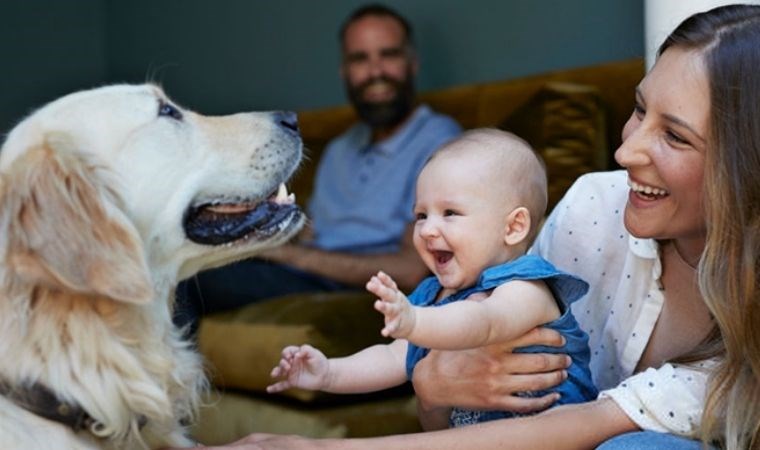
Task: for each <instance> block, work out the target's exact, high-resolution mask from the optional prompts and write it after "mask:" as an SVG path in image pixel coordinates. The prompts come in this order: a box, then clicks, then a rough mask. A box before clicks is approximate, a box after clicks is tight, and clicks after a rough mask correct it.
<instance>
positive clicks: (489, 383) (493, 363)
mask: <svg viewBox="0 0 760 450" xmlns="http://www.w3.org/2000/svg"><path fill="white" fill-rule="evenodd" d="M563 343H564V338H563V337H562V336H561V335H560V334H559V333H558V332H556V331H554V330H551V329H548V328H535V329H533V330H531V331H530V332H528V333H526V334H525V335H524V336H522V337H520V338H518V339H515V340H513V341H510V342H508V343H502V344H497V345H492V346H488V347H482V348H478V349H472V350H462V351H431V352H430V353H429V354H428V356H426V357H425V358H423V359H422V360H421V361H420V362H419V363H418V364H417V366H416V368H415V370H414V375H413V377H412V383H413V384H414V390H415V392H416V393H417V398H418V401H419V402H420V411H422V412H424V411H426V410H429V411H435V410H439V409H440V408H444V407H451V406H457V407H461V408H467V409H476V410H492V409H493V410H503V411H514V412H519V413H530V412H536V411H541V410H543V409H546V408H548V407H549V406H551V405H552V404H554V402H556V401H557V399H558V398H559V397H558V394H556V393H552V394H547V395H545V396H543V397H537V398H526V397H518V396H516V395H515V394H516V393H518V392H523V391H538V390H544V389H548V388H551V387H554V386H556V385H558V384H559V383H561V382H562V381H563V380H565V379H566V378H567V372H566V371H565V369H566V368H567V367H569V366H570V362H571V359H570V357H569V356H567V355H562V354H548V353H513V352H512V351H513V350H514V349H515V348H518V347H525V346H529V345H548V346H556V347H559V346H561V345H563Z"/></svg>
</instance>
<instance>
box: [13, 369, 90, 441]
mask: <svg viewBox="0 0 760 450" xmlns="http://www.w3.org/2000/svg"><path fill="white" fill-rule="evenodd" d="M0 395H2V396H4V397H5V398H7V399H8V400H10V401H12V402H13V403H15V404H16V405H18V406H20V407H22V408H24V409H26V410H27V411H29V412H31V413H32V414H36V415H38V416H40V417H44V418H46V419H48V420H53V421H55V422H58V423H61V424H63V425H66V426H67V427H69V428H71V429H72V430H74V431H75V432H79V431H82V430H85V429H86V430H89V429H90V427H91V426H92V425H93V424H94V423H95V419H93V418H92V417H91V416H90V415H89V414H87V411H85V410H84V409H83V408H82V407H81V406H79V405H77V404H72V403H69V402H65V401H61V400H59V399H58V397H57V396H56V395H55V394H54V393H53V391H51V390H50V389H49V388H47V387H46V386H43V385H41V384H39V383H35V384H33V385H31V386H23V387H11V386H10V385H9V384H7V383H4V382H2V381H0Z"/></svg>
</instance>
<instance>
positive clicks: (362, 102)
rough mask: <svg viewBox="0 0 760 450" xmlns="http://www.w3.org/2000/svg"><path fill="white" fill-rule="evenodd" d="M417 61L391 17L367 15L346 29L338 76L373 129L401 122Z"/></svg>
mask: <svg viewBox="0 0 760 450" xmlns="http://www.w3.org/2000/svg"><path fill="white" fill-rule="evenodd" d="M416 73H417V61H416V59H415V57H414V55H413V54H412V50H411V49H410V48H409V46H408V45H407V43H406V40H405V34H404V29H403V27H402V26H401V24H399V23H398V22H397V21H396V20H395V19H393V18H392V17H385V16H367V17H364V18H362V19H359V20H357V21H356V22H353V23H352V24H351V25H349V27H348V28H347V29H346V32H345V35H344V40H343V63H342V65H341V75H342V76H343V79H344V81H345V83H346V91H347V94H348V98H349V100H350V101H351V103H352V104H353V105H354V107H355V108H356V111H357V114H359V117H361V118H362V120H364V121H365V122H367V123H368V124H369V125H370V126H371V127H373V128H388V127H392V126H394V125H397V124H398V123H400V122H401V121H403V120H404V119H405V118H406V117H407V115H408V114H409V112H410V111H411V109H412V106H413V104H414V76H415V75H416Z"/></svg>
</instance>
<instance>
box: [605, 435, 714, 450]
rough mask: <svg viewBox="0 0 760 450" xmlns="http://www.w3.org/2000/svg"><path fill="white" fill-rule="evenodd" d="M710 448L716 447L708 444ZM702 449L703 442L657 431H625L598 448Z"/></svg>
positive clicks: (624, 449) (645, 449)
mask: <svg viewBox="0 0 760 450" xmlns="http://www.w3.org/2000/svg"><path fill="white" fill-rule="evenodd" d="M707 448H708V449H715V447H712V446H708V447H707ZM660 449H662V450H702V442H701V441H695V440H692V439H688V438H685V437H681V436H676V435H675V434H668V433H657V432H655V431H636V432H633V433H625V434H621V435H620V436H615V437H614V438H612V439H610V440H608V441H605V442H604V443H603V444H602V445H600V446H599V447H597V448H596V450H660Z"/></svg>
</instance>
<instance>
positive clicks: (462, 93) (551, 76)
mask: <svg viewBox="0 0 760 450" xmlns="http://www.w3.org/2000/svg"><path fill="white" fill-rule="evenodd" d="M643 75H644V62H643V60H642V59H638V58H637V59H632V60H625V61H615V62H611V63H605V64H600V65H595V66H588V67H581V68H574V69H567V70H558V71H554V72H549V73H544V74H539V75H532V76H528V77H522V78H515V79H509V80H502V81H494V82H488V83H478V84H471V85H464V86H455V87H451V88H446V89H441V90H437V91H430V92H424V93H422V94H420V100H421V101H423V102H425V103H428V104H429V105H430V106H432V107H433V109H435V110H437V111H440V112H443V113H445V114H448V115H450V116H452V117H453V118H455V119H456V120H457V121H459V123H460V124H461V125H462V127H464V128H466V129H469V128H479V127H497V128H502V129H506V130H509V131H512V132H514V133H516V134H517V135H519V136H521V137H523V138H524V139H526V140H527V141H528V142H530V144H531V145H533V147H534V148H535V149H536V150H537V151H538V152H539V153H540V154H541V155H542V156H543V158H544V160H545V162H546V165H547V170H548V173H549V203H550V208H551V207H552V206H553V205H554V204H555V203H556V201H557V200H558V199H559V198H560V197H561V196H562V194H563V193H564V191H565V190H566V189H567V187H569V185H570V184H571V183H572V182H573V181H574V180H575V178H577V177H578V176H579V175H581V174H583V173H586V172H589V171H594V170H606V169H610V168H612V167H614V161H613V159H612V153H613V152H614V150H615V149H616V148H617V147H618V145H619V144H620V132H621V130H622V128H623V125H624V124H625V121H626V120H627V119H628V117H629V116H630V114H631V111H632V110H633V99H634V89H635V87H636V85H637V84H638V82H639V81H640V80H641V78H642V77H643ZM355 120H356V116H355V115H354V112H353V110H352V109H351V108H350V106H348V105H344V106H339V107H333V108H324V109H319V110H309V111H300V112H299V125H300V128H301V135H302V136H303V139H304V143H305V145H306V148H307V159H306V161H305V162H304V163H303V164H302V167H301V169H300V170H299V173H298V174H297V176H296V177H295V178H294V180H293V183H292V186H291V190H292V191H293V192H295V193H296V196H297V198H298V199H299V203H301V204H304V203H305V202H306V200H307V199H308V196H309V194H310V192H311V187H312V184H313V177H314V170H315V168H316V164H317V161H318V159H319V156H320V155H321V152H322V150H323V149H324V146H325V145H326V144H327V142H328V141H329V140H330V139H332V138H333V137H335V136H337V135H338V134H340V133H341V132H342V131H344V130H345V129H346V128H348V127H349V126H350V125H351V124H352V123H353V122H354V121H355Z"/></svg>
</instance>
